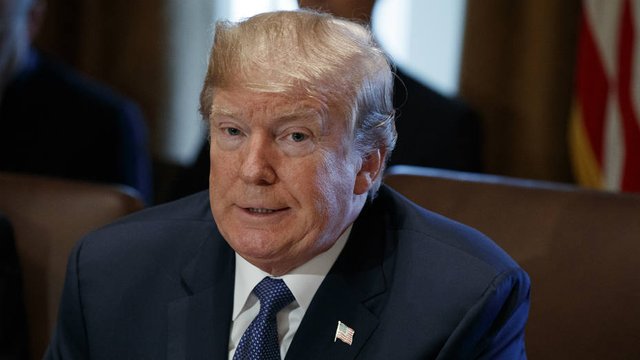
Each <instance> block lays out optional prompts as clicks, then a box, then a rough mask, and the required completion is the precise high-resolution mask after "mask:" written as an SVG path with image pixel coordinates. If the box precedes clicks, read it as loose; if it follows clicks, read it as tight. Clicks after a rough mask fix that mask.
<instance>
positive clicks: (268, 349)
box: [233, 277, 294, 360]
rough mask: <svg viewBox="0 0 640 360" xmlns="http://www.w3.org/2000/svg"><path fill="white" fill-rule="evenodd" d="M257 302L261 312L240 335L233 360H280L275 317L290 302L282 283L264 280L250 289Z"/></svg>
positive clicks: (290, 295)
mask: <svg viewBox="0 0 640 360" xmlns="http://www.w3.org/2000/svg"><path fill="white" fill-rule="evenodd" d="M253 293H254V294H256V296H257V297H258V299H259V300H260V312H259V313H258V315H257V316H256V317H255V319H253V321H252V322H251V324H250V325H249V327H248V328H247V330H246V331H245V332H244V334H242V338H240V342H239V343H238V346H237V347H236V352H235V354H234V355H233V360H280V345H279V344H278V325H277V323H276V314H278V311H280V310H282V308H284V307H285V306H287V305H289V304H290V303H291V302H292V301H293V300H294V297H293V294H291V291H290V290H289V288H288V287H287V285H286V284H285V283H284V281H282V279H273V278H270V277H265V278H264V279H262V281H260V282H259V283H258V285H256V287H255V288H253Z"/></svg>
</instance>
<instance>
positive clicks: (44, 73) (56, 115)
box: [0, 0, 152, 202]
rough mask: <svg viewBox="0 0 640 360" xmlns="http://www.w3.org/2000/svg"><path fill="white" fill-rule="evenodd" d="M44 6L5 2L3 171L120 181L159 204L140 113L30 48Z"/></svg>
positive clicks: (0, 120)
mask: <svg viewBox="0 0 640 360" xmlns="http://www.w3.org/2000/svg"><path fill="white" fill-rule="evenodd" d="M44 1H45V0H0V171H12V172H22V173H30V174H38V175H46V176H56V177H63V178H71V179H78V180H85V181H94V182H102V183H118V184H124V185H128V186H130V187H132V188H133V189H136V190H138V191H139V193H140V194H141V195H142V197H143V198H144V199H145V200H146V201H147V202H150V201H151V200H152V185H151V164H150V163H151V160H150V157H149V153H148V149H147V134H146V126H145V124H144V121H143V119H142V115H141V113H140V110H139V109H138V107H137V106H136V105H135V104H133V103H132V102H131V101H129V100H128V99H125V98H123V97H121V96H119V95H117V94H115V93H114V92H113V91H111V90H109V89H107V88H105V87H104V86H102V85H99V84H97V83H95V82H92V81H89V80H87V79H85V78H83V77H82V76H81V75H79V74H78V73H77V72H75V71H73V70H71V69H69V68H68V67H66V66H63V65H61V64H59V63H57V62H54V61H52V60H50V59H49V58H48V57H47V56H44V55H43V54H41V53H40V52H39V51H38V50H36V49H35V48H33V47H32V46H31V42H32V40H33V39H34V38H35V36H36V33H37V30H38V28H39V25H40V22H41V19H42V17H43V16H44V7H45V3H44Z"/></svg>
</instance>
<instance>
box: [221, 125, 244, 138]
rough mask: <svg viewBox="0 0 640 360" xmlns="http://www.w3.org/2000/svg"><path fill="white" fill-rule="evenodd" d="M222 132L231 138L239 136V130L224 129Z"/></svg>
mask: <svg viewBox="0 0 640 360" xmlns="http://www.w3.org/2000/svg"><path fill="white" fill-rule="evenodd" d="M224 131H225V132H226V133H227V134H228V135H231V136H238V135H240V134H241V132H240V130H238V129H236V128H232V127H228V128H225V129H224Z"/></svg>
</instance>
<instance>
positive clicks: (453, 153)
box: [169, 0, 482, 199]
mask: <svg viewBox="0 0 640 360" xmlns="http://www.w3.org/2000/svg"><path fill="white" fill-rule="evenodd" d="M298 4H299V6H300V7H301V8H312V9H320V10H322V11H327V12H329V13H331V14H333V15H336V16H339V17H343V18H345V19H351V20H354V21H357V22H360V23H362V24H367V25H369V24H370V21H371V15H372V13H373V9H374V6H375V5H376V1H375V0H299V1H298ZM393 105H394V107H395V108H396V109H397V110H396V128H397V131H398V133H399V134H400V136H399V138H398V142H397V144H396V147H395V149H394V151H393V154H391V157H390V158H389V162H388V165H389V166H393V165H416V166H427V167H435V168H442V169H452V170H460V171H471V172H479V171H482V139H481V138H482V134H481V128H480V121H479V119H478V117H477V115H476V113H475V112H474V111H473V110H472V109H471V108H470V107H469V106H467V105H466V104H465V103H464V102H462V101H461V100H460V99H456V98H450V97H446V96H444V95H442V94H440V93H438V92H437V91H435V90H434V89H432V88H430V87H429V86H427V85H425V84H423V83H421V82H420V81H418V80H416V79H415V78H413V77H412V76H410V75H409V74H407V73H406V72H404V71H403V70H402V69H401V68H399V67H398V68H397V69H396V71H395V79H394V84H393ZM208 174H209V143H208V142H207V141H205V142H204V144H203V146H202V148H201V149H200V152H199V153H198V155H197V157H196V159H195V161H194V162H193V164H191V165H190V166H189V167H187V168H186V169H184V171H182V172H181V173H180V174H179V175H178V176H177V179H176V181H175V184H174V186H173V189H172V190H171V194H169V198H170V199H176V198H178V197H181V196H185V195H189V194H192V193H194V192H197V191H201V190H204V189H206V188H207V186H208V184H207V178H208V176H207V175H208Z"/></svg>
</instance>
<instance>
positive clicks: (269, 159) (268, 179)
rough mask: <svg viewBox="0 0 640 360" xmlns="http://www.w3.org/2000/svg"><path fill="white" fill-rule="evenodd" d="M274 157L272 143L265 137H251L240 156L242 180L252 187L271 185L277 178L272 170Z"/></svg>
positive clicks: (256, 135)
mask: <svg viewBox="0 0 640 360" xmlns="http://www.w3.org/2000/svg"><path fill="white" fill-rule="evenodd" d="M274 155H275V154H273V151H272V143H271V141H270V140H269V138H268V137H267V136H262V135H258V134H254V135H252V136H251V138H250V139H249V141H248V142H247V144H246V148H245V151H244V152H243V155H242V164H241V168H240V176H241V178H242V180H243V181H244V182H246V183H248V184H253V185H271V184H273V183H274V182H275V181H276V178H277V176H276V172H275V169H274V168H273V161H274Z"/></svg>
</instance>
